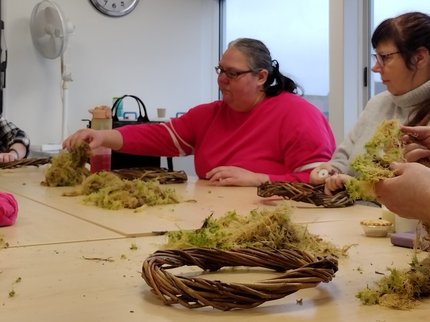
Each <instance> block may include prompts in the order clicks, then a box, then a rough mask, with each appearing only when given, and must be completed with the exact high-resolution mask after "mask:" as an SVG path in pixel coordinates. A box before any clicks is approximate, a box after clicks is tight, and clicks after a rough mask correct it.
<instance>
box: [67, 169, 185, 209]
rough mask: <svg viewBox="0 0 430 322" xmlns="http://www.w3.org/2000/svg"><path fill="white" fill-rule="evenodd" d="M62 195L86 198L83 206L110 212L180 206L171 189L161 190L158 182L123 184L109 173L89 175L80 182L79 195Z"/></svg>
mask: <svg viewBox="0 0 430 322" xmlns="http://www.w3.org/2000/svg"><path fill="white" fill-rule="evenodd" d="M65 195H66V196H76V195H85V197H84V199H83V201H84V202H85V203H89V204H94V205H96V206H98V207H101V208H105V209H111V210H118V209H123V208H128V209H136V208H139V207H142V206H155V205H167V204H174V203H178V202H179V198H178V197H177V196H176V193H175V191H174V189H171V188H166V187H161V185H160V184H159V183H158V182H157V181H142V180H140V179H135V180H126V179H121V178H120V177H118V176H117V175H115V174H114V173H112V172H99V173H94V174H91V175H90V176H88V177H87V178H86V179H85V180H84V181H83V183H82V186H81V189H80V191H75V192H72V193H66V194H65Z"/></svg>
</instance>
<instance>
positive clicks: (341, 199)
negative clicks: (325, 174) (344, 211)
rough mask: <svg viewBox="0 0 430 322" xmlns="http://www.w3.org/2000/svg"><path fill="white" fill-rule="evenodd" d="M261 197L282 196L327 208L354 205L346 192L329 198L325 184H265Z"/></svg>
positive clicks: (261, 189) (340, 192) (260, 192)
mask: <svg viewBox="0 0 430 322" xmlns="http://www.w3.org/2000/svg"><path fill="white" fill-rule="evenodd" d="M257 195H258V196H260V197H264V198H266V197H272V196H281V197H283V198H284V199H290V200H294V201H302V202H306V203H311V204H314V205H316V206H323V207H325V208H340V207H348V206H352V205H353V204H354V200H352V199H351V198H349V196H348V194H347V192H346V191H345V190H342V191H339V192H337V193H336V194H334V195H332V196H329V195H326V194H325V193H324V184H321V185H317V186H313V185H310V184H307V183H300V182H273V183H268V182H267V183H263V184H262V185H260V186H259V187H258V188H257Z"/></svg>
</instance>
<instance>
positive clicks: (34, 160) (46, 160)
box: [0, 158, 51, 169]
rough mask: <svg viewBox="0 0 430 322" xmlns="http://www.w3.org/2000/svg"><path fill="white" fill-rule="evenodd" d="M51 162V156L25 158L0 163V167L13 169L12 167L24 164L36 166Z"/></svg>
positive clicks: (23, 165) (24, 165) (19, 166)
mask: <svg viewBox="0 0 430 322" xmlns="http://www.w3.org/2000/svg"><path fill="white" fill-rule="evenodd" d="M49 162H51V158H26V159H21V160H16V161H11V162H5V163H0V169H13V168H21V167H26V166H30V165H32V166H36V167H38V166H39V165H44V164H47V163H49Z"/></svg>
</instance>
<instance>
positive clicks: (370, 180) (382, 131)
mask: <svg viewBox="0 0 430 322" xmlns="http://www.w3.org/2000/svg"><path fill="white" fill-rule="evenodd" d="M401 137H402V133H401V131H400V123H399V121H398V120H385V121H383V122H382V123H381V124H379V126H378V127H377V129H376V131H375V133H374V135H373V137H372V138H371V139H370V140H369V141H368V142H367V143H366V145H365V150H366V152H365V153H364V154H362V155H359V156H357V157H356V158H355V159H354V160H353V161H352V163H351V168H353V169H354V170H355V172H356V173H357V175H356V177H355V178H353V179H351V180H349V181H348V182H347V183H346V185H345V187H346V190H347V192H348V195H349V197H350V198H351V199H354V200H356V199H363V200H369V201H374V200H375V199H376V196H375V193H374V189H373V188H374V185H375V183H377V182H378V181H380V180H383V179H386V178H391V177H393V176H394V172H393V171H392V170H390V168H389V166H390V163H392V162H394V161H397V162H403V161H404V157H403V144H402V141H401Z"/></svg>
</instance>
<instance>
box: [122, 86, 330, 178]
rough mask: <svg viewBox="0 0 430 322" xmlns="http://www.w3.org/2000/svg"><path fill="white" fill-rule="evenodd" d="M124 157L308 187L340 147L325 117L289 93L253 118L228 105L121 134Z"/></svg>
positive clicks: (201, 107)
mask: <svg viewBox="0 0 430 322" xmlns="http://www.w3.org/2000/svg"><path fill="white" fill-rule="evenodd" d="M117 130H118V131H119V132H120V133H121V134H122V136H123V140H124V145H123V147H122V149H121V152H125V153H133V154H142V155H155V156H157V155H158V156H184V155H190V154H194V165H195V169H196V174H197V175H198V176H199V178H202V179H204V178H205V176H206V173H207V172H208V171H209V170H211V169H213V168H215V167H218V166H237V167H241V168H244V169H247V170H250V171H253V172H257V173H265V174H267V175H269V177H270V180H271V182H275V181H291V182H293V181H295V182H297V181H298V182H308V180H309V172H310V170H311V169H312V168H314V167H315V166H316V165H317V164H318V163H319V162H325V161H328V160H330V158H331V155H332V153H333V151H334V149H335V141H334V137H333V134H332V131H331V129H330V126H329V124H328V122H327V120H326V118H325V117H324V115H323V114H322V113H321V112H320V111H319V110H318V109H317V108H316V107H315V106H313V105H312V104H311V103H309V102H308V101H306V100H305V99H303V98H302V97H300V96H298V95H295V94H291V93H287V92H284V93H282V94H280V95H278V96H275V97H268V98H265V99H264V100H263V101H262V102H261V103H259V104H257V105H256V106H255V107H254V108H253V109H252V110H251V111H249V112H236V111H234V110H232V109H231V108H229V107H228V106H227V105H226V104H225V103H224V102H223V101H221V100H220V101H215V102H212V103H208V104H202V105H199V106H196V107H194V108H191V109H190V110H189V111H188V112H187V113H185V114H183V115H182V116H180V117H178V118H174V119H172V120H171V121H169V122H166V123H161V124H157V123H151V124H142V125H131V126H123V127H121V128H117Z"/></svg>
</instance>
